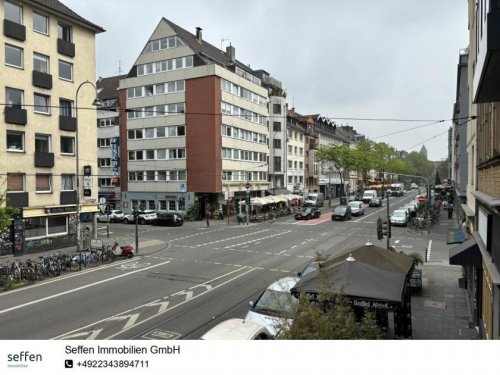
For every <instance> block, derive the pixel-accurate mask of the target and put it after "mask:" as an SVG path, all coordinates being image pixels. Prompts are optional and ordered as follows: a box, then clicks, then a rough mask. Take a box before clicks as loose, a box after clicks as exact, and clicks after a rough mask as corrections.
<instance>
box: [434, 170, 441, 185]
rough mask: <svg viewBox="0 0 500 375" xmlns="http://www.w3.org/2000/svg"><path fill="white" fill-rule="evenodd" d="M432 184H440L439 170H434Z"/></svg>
mask: <svg viewBox="0 0 500 375" xmlns="http://www.w3.org/2000/svg"><path fill="white" fill-rule="evenodd" d="M434 185H441V177H439V170H437V171H436V178H435V179H434Z"/></svg>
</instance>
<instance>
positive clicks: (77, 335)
mask: <svg viewBox="0 0 500 375" xmlns="http://www.w3.org/2000/svg"><path fill="white" fill-rule="evenodd" d="M101 331H102V328H101V329H94V330H92V331H87V332H78V333H74V334H72V335H69V336H64V337H61V340H69V339H76V338H80V340H81V337H82V336H87V335H88V336H87V338H85V339H84V340H95V339H96V338H97V336H99V333H101ZM89 333H90V335H89Z"/></svg>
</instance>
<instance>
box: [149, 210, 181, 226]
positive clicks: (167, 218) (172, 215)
mask: <svg viewBox="0 0 500 375" xmlns="http://www.w3.org/2000/svg"><path fill="white" fill-rule="evenodd" d="M151 224H153V225H165V226H168V227H178V226H181V225H182V224H184V219H183V218H182V216H181V215H180V214H178V213H176V212H167V213H162V214H158V217H157V218H156V219H154V220H153V221H152V223H151Z"/></svg>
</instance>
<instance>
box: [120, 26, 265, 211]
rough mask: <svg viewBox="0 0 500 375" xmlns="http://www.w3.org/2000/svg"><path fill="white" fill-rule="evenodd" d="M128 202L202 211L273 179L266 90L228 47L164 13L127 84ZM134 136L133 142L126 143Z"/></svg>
mask: <svg viewBox="0 0 500 375" xmlns="http://www.w3.org/2000/svg"><path fill="white" fill-rule="evenodd" d="M119 98H120V108H126V110H125V111H121V119H120V122H121V123H126V127H123V128H122V129H125V130H124V131H126V134H124V132H122V134H121V135H120V138H121V147H120V153H121V155H120V156H121V160H126V161H127V162H126V163H121V167H122V169H121V178H122V179H121V181H122V183H121V188H122V208H123V209H124V211H129V212H130V211H131V210H132V209H133V208H134V207H141V208H144V209H152V210H156V211H183V212H184V213H186V214H188V215H189V216H191V217H193V218H201V217H203V216H204V215H205V212H206V211H207V210H209V211H211V212H213V211H214V210H217V209H223V210H224V211H223V212H224V213H226V208H227V206H226V204H227V199H228V198H230V202H229V204H230V206H231V208H236V209H237V207H239V205H237V204H236V202H237V201H239V200H241V199H245V197H246V195H247V189H246V188H245V185H246V184H247V182H248V183H249V184H250V185H251V187H250V189H249V190H250V193H251V196H256V195H259V196H260V195H263V192H264V191H265V190H266V189H268V188H269V186H270V184H269V182H268V166H267V163H268V157H269V154H268V144H267V142H268V135H269V130H268V120H267V117H268V107H267V105H268V94H267V89H265V88H264V87H262V85H261V81H260V79H259V78H258V77H257V76H256V75H255V74H254V72H253V71H252V70H251V69H250V68H249V67H248V66H247V65H245V64H242V63H240V62H239V61H238V60H237V59H236V58H235V48H234V47H232V46H228V47H227V48H226V51H222V50H220V49H219V48H216V47H214V46H213V45H211V44H209V43H207V42H205V41H204V40H203V38H202V30H201V29H200V28H197V29H196V31H195V33H194V34H191V33H190V32H188V31H186V30H184V29H182V28H181V27H179V26H177V25H176V24H174V23H172V22H170V21H169V20H167V19H165V18H163V19H162V20H161V21H160V22H159V24H158V26H157V27H156V29H155V30H154V32H153V34H152V35H151V37H150V39H149V40H148V41H147V43H146V46H145V48H144V50H143V51H142V53H141V54H140V55H139V57H138V59H137V61H136V62H135V63H134V66H133V67H132V69H131V70H130V72H129V74H128V75H127V78H126V79H124V80H121V81H120V94H119ZM125 140H126V142H125Z"/></svg>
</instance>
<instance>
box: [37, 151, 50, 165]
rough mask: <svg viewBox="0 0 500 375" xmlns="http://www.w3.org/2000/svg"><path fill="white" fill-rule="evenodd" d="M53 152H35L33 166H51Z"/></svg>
mask: <svg viewBox="0 0 500 375" xmlns="http://www.w3.org/2000/svg"><path fill="white" fill-rule="evenodd" d="M53 166H54V154H53V153H52V152H35V167H42V168H52V167H53Z"/></svg>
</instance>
